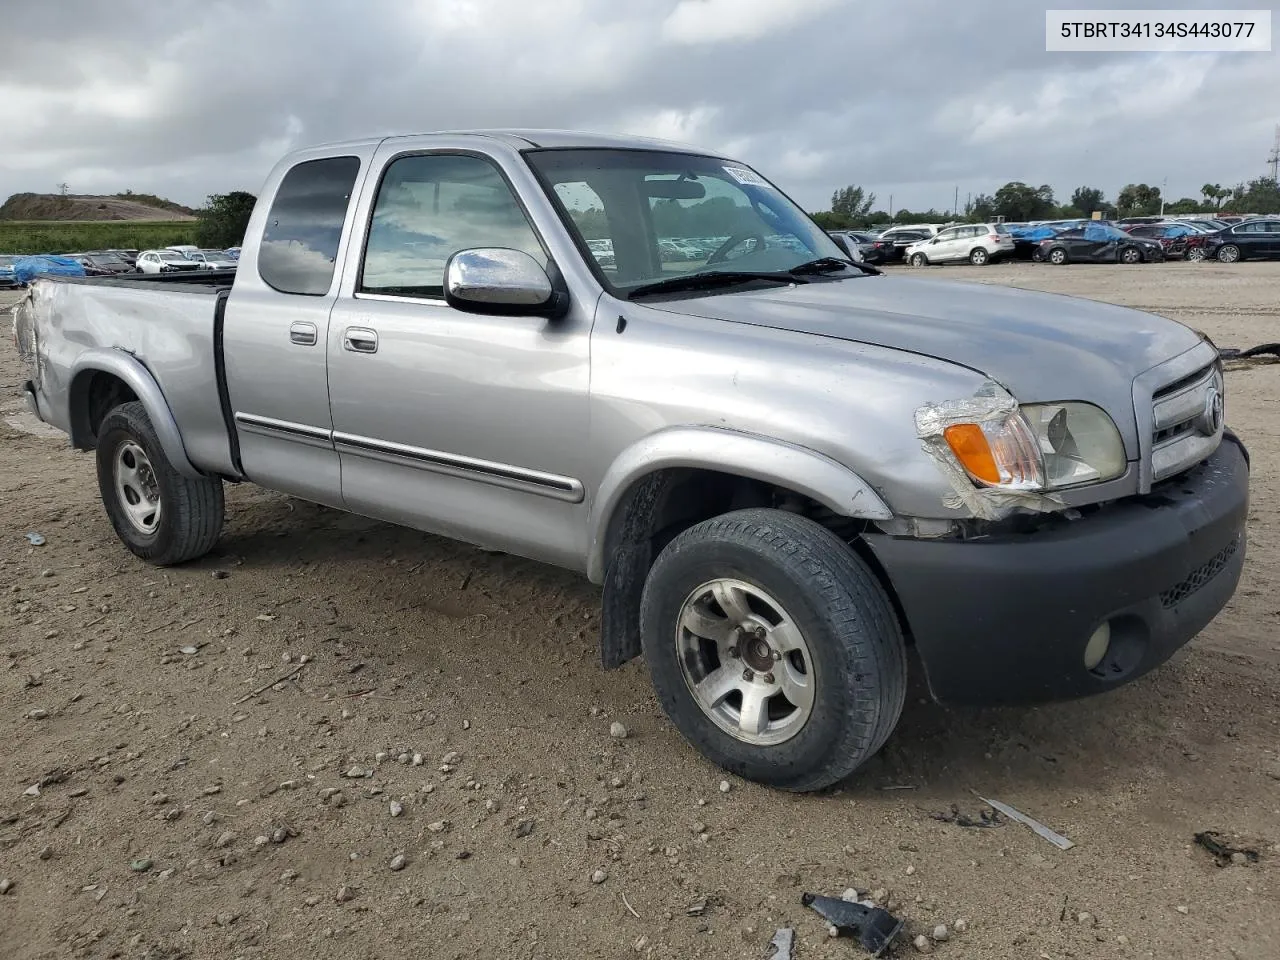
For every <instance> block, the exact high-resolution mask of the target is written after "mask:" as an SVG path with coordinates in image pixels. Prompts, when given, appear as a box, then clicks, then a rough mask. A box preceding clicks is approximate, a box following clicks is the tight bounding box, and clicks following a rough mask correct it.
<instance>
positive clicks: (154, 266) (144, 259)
mask: <svg viewBox="0 0 1280 960" xmlns="http://www.w3.org/2000/svg"><path fill="white" fill-rule="evenodd" d="M200 268H201V267H200V264H199V262H197V261H195V260H191V259H188V258H187V257H185V256H183V255H182V254H181V253H178V252H177V251H176V250H168V249H166V250H144V251H142V253H140V254H138V262H137V265H136V266H135V268H134V269H135V270H137V272H138V273H179V272H183V271H187V270H199V269H200Z"/></svg>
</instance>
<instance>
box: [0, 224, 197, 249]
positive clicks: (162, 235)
mask: <svg viewBox="0 0 1280 960" xmlns="http://www.w3.org/2000/svg"><path fill="white" fill-rule="evenodd" d="M196 226H197V221H194V220H177V221H173V220H103V221H94V220H64V221H57V220H0V253H9V254H12V253H17V254H24V253H80V252H82V251H85V250H107V249H117V250H149V249H153V248H156V247H168V246H172V245H174V244H180V243H195V235H196Z"/></svg>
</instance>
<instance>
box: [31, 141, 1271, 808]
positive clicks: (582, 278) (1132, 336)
mask: <svg viewBox="0 0 1280 960" xmlns="http://www.w3.org/2000/svg"><path fill="white" fill-rule="evenodd" d="M202 273H203V272H202ZM15 323H16V334H17V340H18V344H19V349H20V352H21V353H22V355H23V356H24V357H25V358H26V360H27V362H28V363H29V364H30V371H31V374H30V375H31V379H30V381H29V382H28V383H27V384H26V396H27V400H28V402H29V404H30V407H31V409H32V410H33V411H35V413H36V414H37V415H38V416H39V417H40V418H41V419H43V420H45V421H47V422H48V423H50V424H53V425H55V426H57V427H60V428H61V429H62V430H64V431H66V432H67V433H68V434H69V435H70V438H71V442H72V444H73V445H74V446H75V447H76V448H78V449H81V450H95V451H96V457H97V469H98V477H99V484H100V487H101V493H102V500H103V504H104V506H105V508H106V513H107V516H108V517H109V518H110V521H111V523H112V525H113V526H114V528H115V530H116V532H117V534H118V535H119V537H120V539H121V540H122V541H123V542H124V543H125V545H126V546H127V547H128V548H129V549H130V550H132V551H133V552H134V553H135V554H136V555H137V556H139V557H141V558H142V559H143V560H146V561H149V562H151V563H155V564H176V563H181V562H183V561H186V560H190V559H192V558H195V557H199V556H200V555H202V554H204V553H206V552H207V551H209V550H210V549H211V548H212V547H213V546H214V544H215V543H216V541H217V539H218V536H219V532H220V529H221V526H222V521H223V484H224V482H231V483H239V482H246V481H247V482H252V483H256V484H261V485H263V486H265V487H269V488H271V489H274V490H279V491H282V492H284V493H287V494H290V495H292V496H295V497H300V498H304V499H307V500H311V501H315V502H318V503H323V504H328V505H330V506H333V507H338V508H341V509H344V510H349V511H352V512H355V513H359V514H363V515H366V516H369V517H376V518H380V519H383V520H387V521H391V522H393V523H398V524H405V525H408V526H412V527H417V528H419V529H422V530H427V531H431V532H433V533H438V534H443V535H445V536H448V537H453V538H457V539H459V540H464V541H468V542H470V543H474V544H479V545H482V546H484V547H486V548H490V549H496V550H501V551H506V552H509V553H513V554H519V555H522V556H525V557H532V558H535V559H537V560H541V561H545V562H547V563H551V564H557V565H560V566H563V567H567V568H570V569H572V570H576V571H579V572H581V573H582V574H584V575H585V576H587V577H588V578H590V580H592V581H593V582H595V583H598V584H601V585H602V588H603V617H602V622H603V630H602V636H601V650H602V659H603V662H604V665H605V666H606V667H615V666H618V665H619V664H622V663H624V662H626V661H628V660H630V659H631V658H633V657H636V656H638V655H641V654H643V655H644V658H645V660H646V662H647V664H648V667H649V671H650V673H651V676H652V679H653V683H654V686H655V688H656V690H657V692H658V695H659V698H660V700H661V703H662V706H663V708H664V709H665V711H666V712H667V714H668V716H669V717H670V719H671V721H672V722H673V723H674V724H675V725H676V726H677V727H678V728H679V729H680V731H681V732H682V733H683V734H684V735H685V736H686V737H687V738H688V739H689V740H690V741H691V742H692V743H693V744H694V745H695V746H696V747H697V748H698V749H699V750H700V751H702V752H703V753H704V754H705V755H706V756H707V757H709V758H710V759H712V760H713V761H715V762H716V763H718V764H720V765H722V766H723V767H725V768H727V769H729V770H731V771H734V772H735V773H738V774H740V775H742V776H744V777H748V778H751V779H753V780H757V781H761V782H765V783H770V784H774V785H776V786H779V787H783V788H786V789H791V790H812V789H817V788H820V787H823V786H826V785H828V784H831V783H833V782H835V781H837V780H839V779H841V778H842V777H845V776H846V775H848V774H849V773H850V772H851V771H853V770H854V769H856V768H857V767H858V766H859V765H860V764H861V763H863V762H864V761H865V760H867V758H868V757H870V756H871V755H873V754H874V753H875V752H876V751H877V750H879V749H880V747H881V745H882V744H883V743H884V742H885V740H886V739H887V738H888V736H889V735H890V732H891V731H892V730H893V728H894V725H895V724H896V722H897V720H898V716H899V713H900V711H901V709H902V705H903V698H904V695H905V689H906V680H907V651H908V648H914V650H915V651H916V652H917V653H918V656H919V659H920V661H921V663H922V664H923V670H924V675H925V677H926V679H927V682H928V685H929V689H930V691H931V693H932V695H933V696H934V697H935V698H936V699H938V700H939V701H943V702H956V703H1006V702H1016V701H1034V700H1048V699H1055V698H1069V697H1079V696H1084V695H1088V694H1094V693H1099V692H1102V691H1106V690H1110V689H1113V688H1115V687H1117V686H1119V685H1121V684H1124V683H1126V682H1128V681H1130V680H1133V679H1134V678H1136V677H1139V676H1141V675H1142V674H1144V673H1146V672H1147V671H1148V670H1151V669H1152V668H1154V667H1156V666H1157V665H1159V664H1160V663H1162V662H1163V661H1164V660H1166V659H1167V658H1168V657H1169V656H1170V655H1171V654H1172V653H1173V652H1174V651H1175V650H1177V649H1178V648H1179V647H1180V646H1181V645H1183V644H1184V643H1186V642H1187V641H1188V640H1189V639H1190V638H1191V637H1192V636H1194V635H1195V634H1196V633H1197V632H1199V631H1200V630H1201V629H1202V628H1203V627H1204V626H1205V625H1206V624H1207V623H1209V621H1210V620H1211V619H1212V618H1213V617H1214V616H1215V615H1216V614H1217V613H1218V611H1219V610H1220V609H1221V608H1222V607H1223V605H1224V604H1225V603H1226V602H1227V600H1228V599H1229V598H1230V597H1231V595H1232V593H1233V591H1234V590H1235V587H1236V584H1237V582H1238V580H1239V576H1240V571H1241V567H1242V565H1243V563H1244V557H1245V517H1246V513H1247V506H1248V456H1247V453H1246V451H1245V449H1244V447H1243V446H1242V444H1241V443H1240V442H1239V441H1238V440H1237V439H1236V438H1235V436H1234V435H1233V434H1232V433H1231V432H1230V431H1229V430H1227V429H1226V428H1225V425H1224V406H1223V376H1222V369H1221V364H1220V362H1219V358H1218V352H1217V350H1216V349H1215V348H1214V346H1213V345H1212V344H1211V343H1210V342H1209V341H1208V340H1207V338H1205V337H1204V336H1203V335H1201V334H1199V333H1197V332H1195V331H1193V330H1191V329H1189V328H1187V327H1185V326H1183V325H1181V324H1179V323H1175V322H1173V321H1170V320H1166V319H1163V318H1161V317H1156V316H1151V315H1149V314H1145V313H1139V312H1136V311H1133V310H1127V309H1122V308H1119V307H1114V306H1108V305H1104V304H1099V303H1094V302H1090V301H1084V300H1077V299H1071V298H1067V297H1059V296H1047V295H1040V294H1034V293H1028V292H1024V291H1019V290H1013V289H1006V288H999V287H992V286H987V285H977V284H974V285H969V284H953V283H943V282H937V281H930V280H920V279H914V278H911V279H908V278H905V277H904V278H891V277H888V276H883V275H880V274H879V271H877V270H876V269H874V268H872V267H869V266H866V265H864V264H855V263H852V262H850V261H849V260H848V259H847V258H846V257H845V256H844V255H843V254H842V252H841V250H840V249H839V248H838V247H837V246H835V244H834V243H833V242H832V240H831V239H830V238H829V237H828V236H827V235H826V234H825V233H823V231H822V230H821V229H819V228H818V227H817V226H816V225H815V224H814V223H813V221H812V220H811V219H810V218H809V217H808V216H807V215H806V214H805V213H804V212H803V211H802V210H800V209H799V208H798V207H797V206H796V204H795V203H793V202H792V201H791V200H789V199H788V198H787V197H786V196H785V195H784V194H783V193H782V192H781V191H780V190H779V189H778V188H777V187H775V186H774V185H773V184H772V183H770V182H769V181H768V180H767V179H765V178H764V177H763V176H761V175H760V174H759V173H757V172H756V171H755V170H753V169H752V168H751V167H749V166H747V165H746V164H744V163H741V162H738V161H735V160H733V159H731V158H727V157H723V156H717V155H714V154H712V153H708V152H706V151H700V150H694V149H691V148H688V147H683V146H678V145H673V144H667V143H660V142H655V141H646V140H637V139H630V138H627V139H623V138H606V137H597V136H589V135H580V134H570V133H559V132H546V131H508V132H493V131H485V132H477V133H448V134H434V135H427V136H413V137H391V138H385V139H371V140H363V141H358V142H353V143H342V144H337V145H331V146H325V147H320V148H315V149H309V150H304V151H301V152H299V153H295V154H293V155H290V156H289V157H287V158H285V159H284V160H283V161H282V162H281V163H280V164H279V165H278V166H277V167H276V168H275V170H274V171H273V172H272V173H271V175H270V177H269V179H268V180H267V183H266V185H265V189H264V190H263V193H262V196H261V199H260V200H259V202H258V206H257V208H256V209H255V211H254V213H253V217H252V219H251V221H250V224H249V229H248V233H247V236H246V238H245V244H244V249H243V252H242V255H241V258H240V261H239V265H238V268H237V269H236V271H235V273H234V282H232V277H231V276H229V275H222V274H216V273H203V275H202V276H198V277H196V278H194V280H193V279H191V278H186V277H181V276H176V275H175V276H174V277H173V278H172V279H170V278H168V277H165V276H160V277H147V278H136V279H105V278H104V279H98V278H94V279H76V280H53V279H49V280H39V281H37V282H36V283H34V284H33V286H32V287H31V290H30V293H29V295H28V296H27V298H26V299H25V301H24V302H23V303H22V304H21V305H20V307H19V309H18V310H17V315H16V321H15ZM494 693H495V696H498V695H503V694H502V692H500V691H494Z"/></svg>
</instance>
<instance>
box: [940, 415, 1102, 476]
mask: <svg viewBox="0 0 1280 960" xmlns="http://www.w3.org/2000/svg"><path fill="white" fill-rule="evenodd" d="M943 436H944V437H945V438H946V441H947V445H948V446H949V447H950V448H951V452H952V453H953V454H954V455H955V457H956V459H957V460H958V461H959V462H960V465H961V466H962V467H964V469H965V471H966V472H967V473H968V474H969V476H970V477H971V478H972V479H974V480H975V481H977V482H978V483H979V484H981V485H983V486H987V487H997V488H1001V489H1005V490H1056V489H1061V488H1062V487H1071V486H1076V485H1078V484H1083V483H1097V482H1100V481H1103V480H1112V479H1114V478H1116V477H1118V476H1120V475H1121V474H1122V473H1124V470H1125V457H1124V443H1123V442H1122V441H1121V439H1120V431H1118V430H1117V429H1116V426H1115V423H1113V422H1112V420H1111V418H1110V417H1109V416H1107V414H1106V413H1105V412H1103V411H1102V410H1101V409H1100V408H1098V407H1095V406H1094V405H1093V404H1090V403H1038V404H1029V405H1026V406H1023V407H1020V408H1019V412H1018V413H1010V414H1008V415H1006V416H1002V417H999V418H996V419H992V420H984V421H980V422H974V423H952V424H951V425H949V426H948V427H946V429H945V430H944V431H943Z"/></svg>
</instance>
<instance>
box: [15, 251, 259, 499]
mask: <svg viewBox="0 0 1280 960" xmlns="http://www.w3.org/2000/svg"><path fill="white" fill-rule="evenodd" d="M201 274H203V275H201ZM214 274H215V271H207V272H204V271H202V272H201V273H198V274H192V275H186V276H184V275H181V274H171V275H163V274H161V275H144V274H133V275H130V276H128V277H57V278H54V277H42V278H39V279H37V280H36V281H35V282H34V283H33V284H32V285H31V288H30V291H29V295H28V298H27V300H25V301H24V302H23V303H22V304H21V305H20V308H19V310H18V311H17V316H16V321H15V323H16V328H17V333H18V343H19V350H20V352H21V353H23V354H24V355H26V356H29V357H34V358H35V360H36V363H35V364H34V365H33V367H34V370H35V371H36V372H35V379H34V380H33V382H32V383H33V386H34V388H35V393H36V402H37V404H38V405H39V407H40V412H41V415H42V417H44V419H45V420H46V421H47V422H48V423H51V424H53V425H54V426H57V427H59V428H60V429H62V430H64V431H66V432H67V433H69V434H72V436H73V437H74V436H75V434H74V433H73V431H72V424H71V422H70V420H71V416H70V411H69V410H68V409H67V406H66V403H65V400H64V402H63V403H62V404H56V403H53V402H51V399H50V398H54V397H58V398H66V397H68V396H69V395H71V384H72V381H73V379H74V378H75V375H76V372H77V364H78V363H79V362H81V361H82V360H83V359H84V358H85V357H86V355H87V354H90V353H91V352H97V351H113V350H123V351H125V352H127V353H129V354H130V355H131V356H133V357H134V358H135V359H137V360H138V361H139V362H140V363H142V365H143V366H145V367H146V368H147V370H148V371H149V372H150V373H151V375H152V376H153V377H154V378H155V380H156V383H157V384H158V385H159V387H160V390H161V391H162V393H163V394H164V397H165V400H166V402H167V403H168V405H169V407H170V409H171V410H172V411H173V415H174V418H175V419H176V420H177V422H178V423H180V424H182V443H183V446H184V447H185V449H186V453H187V457H188V458H189V459H190V461H191V462H192V463H193V464H195V465H197V466H198V467H199V468H200V469H202V470H204V471H207V472H209V473H215V474H221V475H224V476H229V477H235V476H238V475H239V470H238V467H237V463H236V461H237V459H238V457H237V455H236V453H235V438H234V435H233V432H232V431H231V429H229V419H228V417H227V416H226V410H227V409H228V406H227V402H226V391H225V377H224V371H223V366H222V355H221V354H222V351H221V327H222V314H223V309H224V306H225V303H226V298H227V294H228V293H229V292H230V290H231V283H230V281H231V279H232V277H233V276H234V271H217V272H216V275H214Z"/></svg>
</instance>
